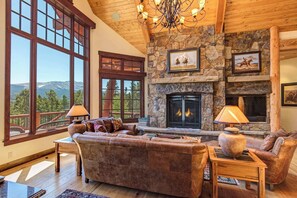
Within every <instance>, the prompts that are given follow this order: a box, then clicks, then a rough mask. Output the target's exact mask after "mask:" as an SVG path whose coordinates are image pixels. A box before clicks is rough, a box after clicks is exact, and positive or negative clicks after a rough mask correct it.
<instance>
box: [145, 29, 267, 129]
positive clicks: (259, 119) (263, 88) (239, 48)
mask: <svg viewBox="0 0 297 198" xmlns="http://www.w3.org/2000/svg"><path fill="white" fill-rule="evenodd" d="M269 40H270V35H269V30H258V31H251V32H242V33H232V34H215V31H214V26H202V27H197V28H193V29H191V28H189V29H184V30H181V32H173V33H170V34H169V33H168V32H160V33H157V34H154V37H153V38H152V40H151V42H150V43H149V45H148V47H147V54H148V67H147V79H148V116H149V117H150V119H149V121H150V122H149V126H151V127H159V128H166V127H167V128H168V127H170V128H171V127H173V128H175V127H181V128H187V129H188V128H193V129H201V130H205V131H213V130H223V128H224V126H223V125H220V124H214V123H213V121H214V118H215V117H216V116H217V115H218V114H219V112H220V111H221V109H222V108H223V107H224V106H225V105H226V104H227V103H228V104H234V105H237V102H238V96H240V97H245V98H244V102H245V109H246V113H247V114H249V113H250V111H252V110H253V112H251V115H248V116H250V118H251V121H252V122H251V123H249V124H247V125H244V126H241V129H243V130H246V131H269V130H270V116H269V115H270V97H269V94H270V93H271V84H270V77H269V72H270V61H269V60H270V51H269ZM190 48H200V57H199V58H200V60H199V61H200V68H199V71H188V72H186V71H182V72H175V73H170V72H168V70H167V66H168V65H167V64H168V62H167V52H168V50H178V49H180V50H182V49H190ZM250 51H261V63H262V66H261V72H256V73H242V74H233V73H232V53H238V52H250ZM254 77H257V78H254ZM251 79H256V80H251ZM259 79H260V80H259ZM192 96H199V97H200V101H199V99H198V97H197V98H195V97H192ZM247 96H253V97H254V98H251V97H250V98H248V97H247ZM232 97H233V98H232ZM265 97H266V100H265ZM188 98H191V99H193V100H194V101H195V100H197V101H195V102H193V104H191V105H192V107H191V108H190V107H188V105H187V104H186V101H187V99H188ZM259 98H260V99H259ZM226 100H228V101H226ZM255 101H256V103H257V104H258V103H259V105H254V104H255ZM249 103H251V105H250V104H249ZM170 106H173V107H174V108H173V110H172V109H170V108H168V107H170ZM254 106H257V108H258V110H259V108H261V111H258V110H256V109H252V107H254ZM265 106H266V108H265ZM187 107H188V108H187ZM199 108H200V112H199ZM188 109H189V111H188ZM265 111H266V114H265ZM192 113H195V114H196V115H195V116H194V117H187V115H192ZM180 114H181V115H180ZM186 114H187V115H186ZM177 115H180V116H177ZM265 115H266V117H265ZM193 119H194V120H193ZM253 119H254V120H253Z"/></svg>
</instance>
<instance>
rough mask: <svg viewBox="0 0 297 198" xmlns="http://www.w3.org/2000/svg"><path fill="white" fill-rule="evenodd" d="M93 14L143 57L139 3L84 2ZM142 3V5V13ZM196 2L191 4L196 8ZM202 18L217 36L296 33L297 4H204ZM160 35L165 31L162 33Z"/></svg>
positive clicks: (268, 0) (256, 0)
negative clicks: (272, 30) (268, 30)
mask: <svg viewBox="0 0 297 198" xmlns="http://www.w3.org/2000/svg"><path fill="white" fill-rule="evenodd" d="M88 1H89V3H90V5H91V8H92V10H93V12H94V13H95V14H96V15H97V16H98V17H99V18H100V19H101V20H103V21H104V22H105V23H106V24H107V25H109V26H110V27H111V28H113V29H114V30H115V31H116V32H118V33H119V34H120V35H121V36H122V37H123V38H125V39H126V40H127V41H128V42H130V43H131V44H132V45H134V46H135V47H136V48H137V49H139V50H140V51H141V52H143V53H146V44H147V43H148V41H149V35H150V34H153V33H154V32H152V31H148V30H147V28H146V27H145V26H144V25H141V24H139V22H138V20H137V9H136V5H137V4H138V2H139V0H88ZM146 1H148V0H144V2H145V3H144V4H145V7H146V9H147V10H148V9H149V7H148V6H146ZM197 2H198V1H197V0H195V3H196V5H197V6H196V7H198V3H197ZM205 9H206V17H205V18H204V19H203V20H202V21H200V22H199V25H200V26H203V25H212V24H214V25H216V31H217V32H221V31H223V32H225V33H232V32H242V31H251V30H257V29H266V28H270V27H271V26H279V27H280V28H281V31H289V30H297V0H282V1H280V0H207V1H206V5H205ZM162 31H167V30H166V29H163V30H162Z"/></svg>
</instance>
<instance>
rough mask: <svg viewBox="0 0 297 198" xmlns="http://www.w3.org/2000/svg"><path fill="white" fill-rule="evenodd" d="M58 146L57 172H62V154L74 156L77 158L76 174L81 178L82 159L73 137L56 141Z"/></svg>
mask: <svg viewBox="0 0 297 198" xmlns="http://www.w3.org/2000/svg"><path fill="white" fill-rule="evenodd" d="M54 143H55V144H56V166H55V169H56V172H60V154H61V153H67V154H74V155H75V156H76V174H77V176H81V172H82V166H81V157H80V155H79V150H78V147H77V145H76V143H75V142H74V141H73V139H72V138H71V137H68V138H63V139H60V140H55V141H54Z"/></svg>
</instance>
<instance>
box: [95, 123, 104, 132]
mask: <svg viewBox="0 0 297 198" xmlns="http://www.w3.org/2000/svg"><path fill="white" fill-rule="evenodd" d="M94 128H95V132H104V133H106V132H107V131H106V128H105V126H103V125H101V124H98V123H95V124H94Z"/></svg>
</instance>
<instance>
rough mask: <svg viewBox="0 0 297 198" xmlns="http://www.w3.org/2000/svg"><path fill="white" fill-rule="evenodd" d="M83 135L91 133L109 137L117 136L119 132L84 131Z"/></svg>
mask: <svg viewBox="0 0 297 198" xmlns="http://www.w3.org/2000/svg"><path fill="white" fill-rule="evenodd" d="M83 135H91V136H107V137H116V136H117V134H113V133H104V132H95V133H94V132H84V133H83Z"/></svg>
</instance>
